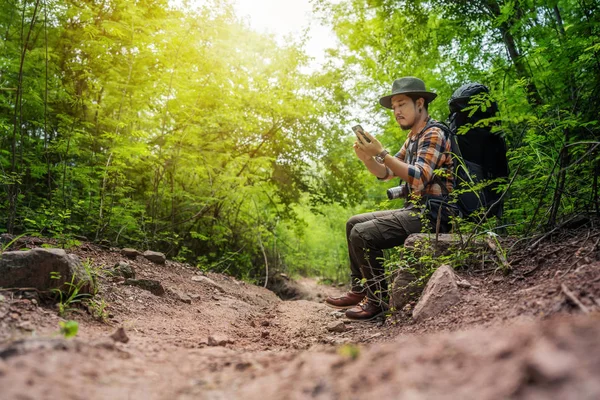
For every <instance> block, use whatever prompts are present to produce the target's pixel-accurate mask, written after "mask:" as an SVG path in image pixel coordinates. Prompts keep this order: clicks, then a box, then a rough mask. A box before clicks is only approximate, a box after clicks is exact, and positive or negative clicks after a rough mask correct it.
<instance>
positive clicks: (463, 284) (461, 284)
mask: <svg viewBox="0 0 600 400" xmlns="http://www.w3.org/2000/svg"><path fill="white" fill-rule="evenodd" d="M456 284H457V285H458V287H461V288H465V289H469V288H472V287H473V285H471V283H470V282H469V281H465V280H460V281H458V282H456Z"/></svg>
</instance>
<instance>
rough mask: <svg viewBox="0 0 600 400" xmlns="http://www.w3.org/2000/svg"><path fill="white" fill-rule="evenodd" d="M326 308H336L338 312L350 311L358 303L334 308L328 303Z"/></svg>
mask: <svg viewBox="0 0 600 400" xmlns="http://www.w3.org/2000/svg"><path fill="white" fill-rule="evenodd" d="M324 303H325V305H326V306H328V307H331V308H335V309H336V310H349V309H351V308H352V307H356V306H357V305H358V303H356V304H354V305H351V306H334V305H333V304H329V303H328V302H326V301H325V302H324Z"/></svg>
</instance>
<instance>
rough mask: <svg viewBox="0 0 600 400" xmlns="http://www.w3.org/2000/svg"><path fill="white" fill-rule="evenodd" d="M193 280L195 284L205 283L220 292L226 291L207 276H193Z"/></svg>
mask: <svg viewBox="0 0 600 400" xmlns="http://www.w3.org/2000/svg"><path fill="white" fill-rule="evenodd" d="M192 280H193V281H194V282H200V283H205V284H207V285H209V286H212V287H214V288H215V289H217V290H218V291H220V292H223V293H224V292H225V289H223V287H222V286H221V285H219V284H218V283H217V282H215V281H213V280H212V279H210V278H207V277H206V276H192Z"/></svg>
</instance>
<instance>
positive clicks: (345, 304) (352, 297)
mask: <svg viewBox="0 0 600 400" xmlns="http://www.w3.org/2000/svg"><path fill="white" fill-rule="evenodd" d="M364 298H365V293H355V292H348V293H346V294H345V295H343V296H340V297H328V298H327V299H325V304H327V305H328V306H329V307H333V308H340V309H344V310H345V309H347V308H350V307H353V306H355V305H357V304H358V303H360V302H361V301H362V300H363V299H364Z"/></svg>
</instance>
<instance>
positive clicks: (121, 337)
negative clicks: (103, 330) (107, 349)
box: [110, 326, 129, 343]
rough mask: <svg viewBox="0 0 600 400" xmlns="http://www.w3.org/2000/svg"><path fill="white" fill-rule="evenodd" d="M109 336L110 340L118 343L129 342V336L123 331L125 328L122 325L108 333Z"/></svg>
mask: <svg viewBox="0 0 600 400" xmlns="http://www.w3.org/2000/svg"><path fill="white" fill-rule="evenodd" d="M110 338H111V339H112V340H114V341H115V342H120V343H127V342H129V337H128V336H127V334H126V333H125V329H124V328H123V327H122V326H121V327H120V328H119V329H117V330H116V331H115V332H114V333H113V334H112V335H110Z"/></svg>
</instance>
